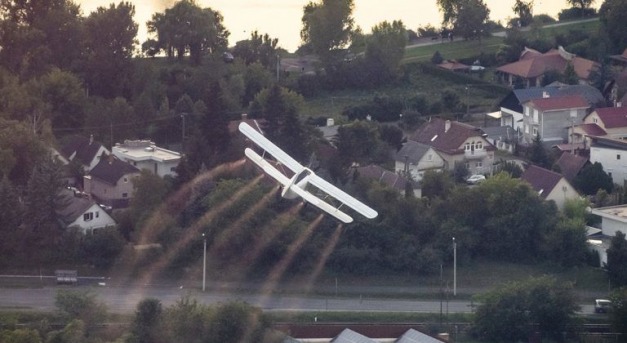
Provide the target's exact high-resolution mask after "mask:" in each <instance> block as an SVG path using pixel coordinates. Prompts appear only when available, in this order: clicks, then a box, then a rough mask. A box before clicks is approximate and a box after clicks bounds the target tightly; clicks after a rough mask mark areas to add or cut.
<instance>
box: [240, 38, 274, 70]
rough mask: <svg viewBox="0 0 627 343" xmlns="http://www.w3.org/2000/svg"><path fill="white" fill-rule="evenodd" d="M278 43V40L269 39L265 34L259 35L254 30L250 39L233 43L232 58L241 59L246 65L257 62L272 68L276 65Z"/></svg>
mask: <svg viewBox="0 0 627 343" xmlns="http://www.w3.org/2000/svg"><path fill="white" fill-rule="evenodd" d="M278 43H279V39H278V38H271V37H270V36H269V35H268V34H267V33H266V34H264V35H261V34H259V32H257V31H256V30H255V31H253V32H252V33H251V34H250V39H247V40H242V41H239V42H237V43H235V46H234V47H233V56H235V57H239V58H241V59H242V60H243V61H244V63H246V65H249V64H252V63H256V62H258V63H260V64H261V65H263V66H264V67H266V68H273V67H275V65H276V63H277V53H278Z"/></svg>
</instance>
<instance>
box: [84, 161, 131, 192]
mask: <svg viewBox="0 0 627 343" xmlns="http://www.w3.org/2000/svg"><path fill="white" fill-rule="evenodd" d="M139 172H140V171H139V169H137V168H136V167H135V166H133V165H131V164H129V163H127V162H124V161H120V160H119V159H118V158H117V157H115V156H113V155H109V156H108V157H104V158H102V159H101V160H100V162H98V164H97V165H96V166H95V167H94V169H92V170H91V171H90V172H89V175H91V176H93V177H97V178H99V179H100V180H102V181H105V182H107V183H109V184H111V185H114V186H115V185H116V183H117V182H118V181H119V180H120V178H122V176H124V175H126V174H139Z"/></svg>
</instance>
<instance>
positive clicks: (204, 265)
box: [202, 232, 207, 292]
mask: <svg viewBox="0 0 627 343" xmlns="http://www.w3.org/2000/svg"><path fill="white" fill-rule="evenodd" d="M202 240H203V243H202V248H203V249H202V291H203V292H204V291H205V281H206V280H207V236H205V234H204V232H203V234H202Z"/></svg>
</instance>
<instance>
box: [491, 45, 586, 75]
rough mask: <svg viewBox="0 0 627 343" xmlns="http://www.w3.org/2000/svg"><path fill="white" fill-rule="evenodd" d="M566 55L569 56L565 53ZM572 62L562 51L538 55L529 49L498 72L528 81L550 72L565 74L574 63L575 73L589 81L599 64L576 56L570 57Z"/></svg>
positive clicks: (553, 50) (552, 50)
mask: <svg viewBox="0 0 627 343" xmlns="http://www.w3.org/2000/svg"><path fill="white" fill-rule="evenodd" d="M563 54H564V55H567V54H569V53H568V52H565V51H564V52H563ZM569 59H570V61H569V60H568V59H566V58H565V57H564V56H562V53H560V51H558V50H555V49H551V50H549V51H547V52H546V53H544V54H537V51H535V50H531V49H529V51H524V52H523V54H522V55H521V57H520V59H519V60H518V61H517V62H514V63H510V64H506V65H504V66H501V67H499V68H497V69H496V70H498V71H500V72H503V73H507V74H512V75H517V76H520V77H523V78H526V79H529V78H533V77H538V76H540V75H543V74H544V73H545V72H547V71H548V70H556V71H558V72H560V73H563V72H564V70H566V66H567V65H568V63H569V62H570V63H572V65H573V68H574V69H575V73H576V74H577V76H578V77H579V78H580V79H584V80H587V79H588V78H589V77H590V71H591V70H593V69H594V68H595V67H596V66H597V63H596V62H594V61H591V60H588V59H585V58H581V57H577V56H574V55H573V57H572V58H571V57H569Z"/></svg>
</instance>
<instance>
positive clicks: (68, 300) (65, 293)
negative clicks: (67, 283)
mask: <svg viewBox="0 0 627 343" xmlns="http://www.w3.org/2000/svg"><path fill="white" fill-rule="evenodd" d="M54 304H55V306H56V308H57V311H58V312H59V313H60V314H61V316H62V317H64V318H65V319H68V320H81V321H82V322H83V323H84V325H85V330H84V333H85V335H87V334H89V333H90V331H91V330H94V328H95V327H96V325H97V324H100V323H102V322H103V321H104V320H105V319H106V317H107V308H106V306H105V305H104V304H103V303H101V302H99V301H98V300H97V299H96V295H95V294H94V293H92V292H90V291H74V290H65V289H60V290H58V291H57V293H56V295H55V297H54Z"/></svg>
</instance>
